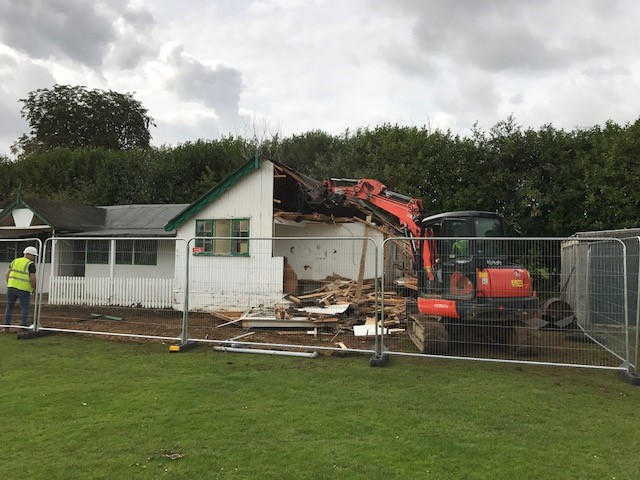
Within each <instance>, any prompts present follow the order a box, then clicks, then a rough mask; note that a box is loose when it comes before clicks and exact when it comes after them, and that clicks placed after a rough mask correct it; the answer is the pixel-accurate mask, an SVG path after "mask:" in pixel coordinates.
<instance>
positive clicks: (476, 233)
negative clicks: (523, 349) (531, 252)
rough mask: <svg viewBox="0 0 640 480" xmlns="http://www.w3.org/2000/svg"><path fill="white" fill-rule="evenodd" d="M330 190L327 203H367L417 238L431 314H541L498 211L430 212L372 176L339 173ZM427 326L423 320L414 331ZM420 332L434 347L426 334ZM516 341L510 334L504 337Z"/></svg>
mask: <svg viewBox="0 0 640 480" xmlns="http://www.w3.org/2000/svg"><path fill="white" fill-rule="evenodd" d="M322 189H323V190H324V191H323V196H324V198H325V201H324V205H325V206H328V207H329V206H331V205H335V206H341V205H342V204H343V203H344V202H345V201H349V202H361V203H362V205H364V206H365V207H366V208H368V209H370V210H372V211H373V212H375V213H376V214H377V215H378V216H380V217H382V218H386V219H388V220H389V221H391V222H394V223H395V225H396V226H397V227H398V228H399V229H400V230H401V231H402V232H403V233H404V235H405V236H406V237H407V238H408V239H409V242H410V244H411V250H412V257H413V258H412V260H413V269H414V272H415V275H416V277H417V280H418V297H417V309H418V311H419V312H420V313H421V314H424V315H423V319H424V318H427V319H430V320H436V321H438V322H440V323H441V324H458V325H459V324H461V323H466V324H469V323H473V324H478V325H485V326H486V325H510V326H513V325H517V324H519V322H520V321H521V320H520V319H521V318H531V317H537V316H538V315H539V299H538V297H537V295H536V293H535V292H534V290H533V287H532V284H531V277H530V275H529V272H528V270H527V269H525V268H523V267H521V266H517V265H514V264H512V263H511V261H510V258H511V257H512V255H511V254H510V252H509V250H510V245H511V244H512V243H513V242H511V241H510V240H509V239H508V238H505V237H506V223H505V220H504V218H503V217H502V216H501V215H499V214H498V213H492V212H483V211H460V212H448V213H441V214H438V215H432V216H427V215H425V213H424V212H423V206H422V201H421V200H419V199H415V198H410V197H407V196H404V195H401V194H399V193H396V192H392V191H389V190H387V187H386V186H385V185H384V184H382V183H381V182H379V181H377V180H372V179H366V178H365V179H360V180H351V179H337V178H331V179H328V180H325V181H324V182H323V183H322ZM389 217H391V218H389ZM414 320H415V318H414ZM420 328H422V327H421V326H420V325H419V324H416V325H414V326H413V327H412V328H411V330H410V332H411V331H414V333H415V330H416V329H417V330H420ZM496 331H506V330H505V329H501V330H500V329H496ZM424 336H429V334H428V333H427V332H422V331H418V332H417V337H424ZM413 337H414V335H412V338H413ZM413 339H414V342H415V343H416V345H418V346H419V347H420V348H422V349H423V350H425V351H426V350H428V349H427V346H426V345H424V343H425V342H426V340H423V341H422V342H418V341H416V338H413ZM509 342H510V339H504V338H503V343H509ZM519 342H520V343H522V341H521V340H520V341H519Z"/></svg>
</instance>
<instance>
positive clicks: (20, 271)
mask: <svg viewBox="0 0 640 480" xmlns="http://www.w3.org/2000/svg"><path fill="white" fill-rule="evenodd" d="M32 263H33V262H32V261H31V260H29V259H28V258H27V257H21V258H16V259H15V260H14V261H13V262H11V267H10V268H11V271H10V272H9V281H8V282H7V287H12V288H17V289H18V290H24V291H25V292H29V293H31V277H30V276H29V265H31V264H32Z"/></svg>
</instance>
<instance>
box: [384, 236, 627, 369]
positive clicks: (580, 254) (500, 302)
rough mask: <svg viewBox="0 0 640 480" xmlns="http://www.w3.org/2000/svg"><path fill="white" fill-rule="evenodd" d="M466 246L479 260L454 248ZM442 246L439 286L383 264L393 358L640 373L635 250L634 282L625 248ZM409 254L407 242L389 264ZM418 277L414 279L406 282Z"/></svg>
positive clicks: (397, 246)
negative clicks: (435, 357)
mask: <svg viewBox="0 0 640 480" xmlns="http://www.w3.org/2000/svg"><path fill="white" fill-rule="evenodd" d="M460 242H462V243H463V244H464V243H466V244H467V245H470V246H471V247H472V248H470V251H471V252H472V253H470V254H468V253H465V252H461V251H460V250H459V249H456V248H455V244H456V243H460ZM434 243H435V244H436V245H435V250H437V252H438V258H437V260H436V261H435V262H434V266H433V276H434V280H433V281H430V280H429V279H428V278H426V277H427V273H428V272H425V271H424V270H421V269H420V268H418V269H417V270H416V269H415V265H412V259H411V257H410V256H406V255H405V258H406V260H405V263H402V262H396V263H395V264H393V265H389V264H385V269H384V279H383V288H384V293H383V302H384V304H383V312H384V313H383V315H384V317H383V320H382V322H383V326H384V327H385V330H384V333H385V335H384V337H383V342H382V344H383V345H384V347H385V348H386V349H387V350H388V351H389V352H390V353H392V354H403V355H439V356H448V357H454V358H470V359H478V360H490V361H503V362H524V363H546V364H552V365H572V366H589V367H596V368H611V369H621V370H623V369H627V370H628V371H629V372H630V373H635V367H636V365H637V360H638V358H637V350H638V349H637V343H638V340H637V332H638V316H637V312H636V310H635V305H636V303H635V300H634V301H631V300H630V299H631V297H634V299H635V298H636V297H637V288H638V287H637V266H638V264H637V251H636V253H635V259H636V260H635V268H636V273H635V277H633V274H631V273H630V270H629V264H630V263H633V255H630V253H629V249H628V248H627V245H626V244H625V242H623V241H621V240H618V239H582V238H581V239H577V238H571V239H554V238H547V239H541V238H518V239H516V238H482V239H478V238H439V239H438V240H436V241H434ZM407 250H408V246H407V240H406V239H404V238H402V239H398V238H395V239H388V240H386V241H385V243H384V253H385V258H396V259H397V258H401V257H402V252H406V251H407ZM412 268H413V269H414V271H415V272H416V274H415V275H408V276H407V271H410V270H411V269H412ZM633 278H635V283H633V281H632V279H633ZM396 299H401V300H400V301H398V300H396ZM386 327H389V328H388V329H386ZM393 327H395V328H393Z"/></svg>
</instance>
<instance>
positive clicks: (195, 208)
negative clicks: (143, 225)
mask: <svg viewBox="0 0 640 480" xmlns="http://www.w3.org/2000/svg"><path fill="white" fill-rule="evenodd" d="M262 161H263V160H262V159H261V158H260V157H259V156H258V155H256V156H255V157H253V158H251V159H250V160H249V161H248V162H247V163H245V164H244V165H243V166H241V167H240V168H238V169H237V170H236V171H235V172H233V173H232V174H231V175H229V176H228V177H226V178H225V179H224V180H222V181H221V182H219V183H218V184H217V185H216V186H215V187H213V188H212V189H211V190H209V191H207V192H205V193H204V194H203V195H202V196H201V197H200V198H198V199H197V200H196V201H195V202H193V203H192V204H190V205H189V206H188V207H187V208H185V209H183V210H182V211H181V212H179V213H178V214H177V215H176V216H174V217H173V218H171V219H170V220H169V221H168V222H167V224H166V225H165V226H164V229H165V230H166V231H171V230H176V229H177V228H178V227H179V226H180V225H182V224H183V223H184V222H186V221H187V220H189V219H190V218H192V217H193V216H194V215H196V214H197V213H198V212H199V211H200V210H202V209H203V208H204V207H206V206H207V205H208V204H209V203H211V202H213V201H214V200H215V199H216V198H218V197H219V196H220V195H222V194H223V193H224V192H226V191H227V190H229V189H230V188H231V187H233V186H234V185H235V184H236V183H238V182H239V181H240V180H242V179H243V178H245V177H246V176H247V175H249V174H250V173H251V172H253V171H254V170H258V169H259V168H260V165H261V164H262Z"/></svg>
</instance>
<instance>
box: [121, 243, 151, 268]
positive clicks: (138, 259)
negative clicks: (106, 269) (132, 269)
mask: <svg viewBox="0 0 640 480" xmlns="http://www.w3.org/2000/svg"><path fill="white" fill-rule="evenodd" d="M157 264H158V241H157V240H116V265H157Z"/></svg>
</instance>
